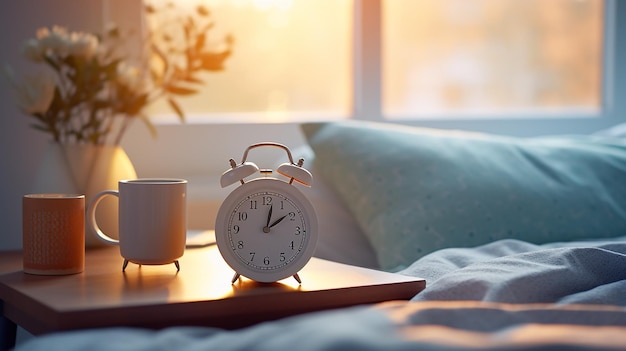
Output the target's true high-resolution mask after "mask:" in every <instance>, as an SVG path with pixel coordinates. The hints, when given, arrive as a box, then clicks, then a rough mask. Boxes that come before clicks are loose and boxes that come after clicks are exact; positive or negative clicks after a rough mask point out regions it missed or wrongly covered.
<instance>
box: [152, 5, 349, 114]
mask: <svg viewBox="0 0 626 351" xmlns="http://www.w3.org/2000/svg"><path fill="white" fill-rule="evenodd" d="M148 2H149V3H151V4H154V5H155V6H165V5H166V4H167V2H168V1H166V0H151V1H148ZM175 4H176V7H175V8H176V9H177V10H179V11H183V12H184V13H193V12H195V11H196V7H197V6H198V5H199V4H202V5H205V6H206V7H207V8H208V9H209V10H210V13H211V17H212V19H213V21H214V24H215V26H214V28H212V29H211V30H210V31H209V33H210V34H212V35H213V36H214V38H213V39H214V40H215V39H216V38H222V37H224V36H225V35H231V36H232V37H233V38H234V45H233V53H232V55H231V56H230V57H229V58H228V59H227V60H226V69H225V70H224V71H223V72H218V73H210V74H207V76H206V81H207V84H206V86H205V87H204V89H203V90H202V92H201V93H200V94H197V95H193V96H191V97H188V98H185V99H182V100H181V103H182V104H183V106H184V110H185V112H186V113H187V114H188V115H189V116H190V119H191V120H194V119H199V120H202V119H203V118H206V116H205V115H207V114H213V115H214V116H213V117H215V115H218V116H219V115H222V116H224V117H220V118H218V119H219V120H221V121H229V122H231V121H237V120H239V121H245V122H250V121H257V120H260V121H262V122H285V121H293V120H302V119H307V118H319V117H320V116H326V118H340V117H347V116H348V115H349V114H350V108H351V79H352V78H351V71H350V65H351V55H352V54H351V41H352V38H351V35H352V32H351V28H352V27H351V25H352V23H351V18H352V12H351V11H352V1H351V0H232V1H224V0H204V1H199V0H187V1H177V2H176V3H175ZM156 18H158V19H160V20H163V18H164V16H159V17H156ZM148 20H151V18H150V16H149V17H148ZM149 25H150V26H151V27H153V28H154V27H157V26H160V25H161V24H160V23H157V22H155V21H149ZM163 111H165V112H169V110H168V108H167V106H166V105H165V104H162V105H155V106H153V108H152V110H151V111H150V112H152V114H155V113H156V114H159V113H161V112H163Z"/></svg>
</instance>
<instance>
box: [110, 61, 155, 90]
mask: <svg viewBox="0 0 626 351" xmlns="http://www.w3.org/2000/svg"><path fill="white" fill-rule="evenodd" d="M117 82H118V83H119V84H121V85H123V86H125V87H126V88H127V89H128V90H130V91H134V92H139V93H143V92H146V91H147V90H148V87H147V85H148V84H147V82H146V79H145V77H144V75H143V74H142V72H141V70H140V69H139V68H137V67H135V66H131V65H128V64H126V63H124V62H122V63H120V64H119V65H117Z"/></svg>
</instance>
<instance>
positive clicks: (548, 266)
mask: <svg viewBox="0 0 626 351" xmlns="http://www.w3.org/2000/svg"><path fill="white" fill-rule="evenodd" d="M399 273H400V274H405V275H411V276H420V277H424V278H426V280H427V287H426V289H425V290H424V291H422V292H421V293H419V294H417V295H416V296H415V297H414V298H413V299H412V300H411V301H410V302H405V301H394V302H386V303H381V304H377V305H374V306H358V307H352V308H345V309H340V310H335V311H326V312H317V313H311V314H305V315H300V316H296V317H291V318H286V319H283V320H279V321H273V322H266V323H262V324H259V325H256V326H253V327H249V328H245V329H241V330H236V331H224V330H219V329H214V328H198V327H174V328H168V329H164V330H159V331H153V330H145V329H131V328H111V329H98V330H88V331H74V332H65V333H58V334H50V335H46V336H42V337H37V338H34V339H32V340H29V341H27V342H26V343H23V344H21V345H19V346H18V348H17V349H18V350H90V351H98V350H192V351H193V350H213V349H216V350H244V349H248V350H249V349H254V350H283V349H289V350H291V349H297V350H419V349H425V350H520V349H528V350H616V349H623V350H626V237H621V238H616V239H613V240H603V241H578V242H570V243H553V244H547V245H533V244H530V243H527V242H523V241H518V240H500V241H496V242H493V243H490V244H487V245H484V246H481V247H477V248H471V249H468V248H463V249H444V250H439V251H436V252H434V253H432V254H430V255H427V256H425V257H423V258H422V259H420V260H418V261H416V262H415V263H413V264H412V265H411V266H409V267H408V268H406V269H405V270H402V271H400V272H399Z"/></svg>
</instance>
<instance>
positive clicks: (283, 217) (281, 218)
mask: <svg viewBox="0 0 626 351" xmlns="http://www.w3.org/2000/svg"><path fill="white" fill-rule="evenodd" d="M285 217H287V215H284V216H282V217H280V218H279V219H277V220H275V221H274V223H272V225H270V228H271V227H273V226H275V225H277V224H278V223H280V222H281V221H282V220H283V219H285Z"/></svg>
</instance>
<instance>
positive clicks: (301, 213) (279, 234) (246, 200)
mask: <svg viewBox="0 0 626 351" xmlns="http://www.w3.org/2000/svg"><path fill="white" fill-rule="evenodd" d="M260 147H277V148H280V149H283V150H284V151H285V152H286V153H287V157H288V159H289V162H288V163H283V164H281V165H280V166H278V168H276V173H278V174H279V175H280V177H273V173H274V171H273V170H272V169H259V167H257V165H256V164H254V163H252V162H248V161H247V158H248V153H249V152H250V150H252V149H255V148H260ZM303 163H304V159H299V161H298V163H294V161H293V157H292V155H291V151H290V150H289V148H288V147H287V146H285V145H282V144H279V143H272V142H265V143H258V144H254V145H251V146H249V147H248V148H247V149H246V150H245V152H244V154H243V158H242V161H241V163H240V164H237V163H236V162H235V161H234V160H233V159H230V169H228V170H227V171H225V172H224V173H223V174H222V176H221V178H220V185H221V187H222V188H225V187H228V186H230V185H232V184H235V183H239V186H238V187H237V188H235V189H234V190H233V191H232V192H231V193H230V194H229V195H228V196H227V197H226V199H224V201H223V202H222V204H221V206H220V208H219V210H218V213H217V218H216V220H215V239H216V243H217V247H218V249H219V252H220V254H221V255H222V257H223V258H224V260H225V261H226V263H227V264H228V265H229V266H230V267H231V268H232V269H233V270H234V271H235V275H234V277H233V279H232V283H233V284H234V283H235V282H236V281H237V279H239V278H240V276H242V275H243V276H244V277H247V278H249V279H252V280H255V281H257V282H265V283H267V282H275V281H278V280H281V279H284V278H287V277H290V276H293V277H294V278H295V279H296V280H297V281H298V283H300V284H301V283H302V281H301V279H300V277H299V276H298V272H299V271H300V270H301V269H302V268H303V267H304V266H305V265H306V264H307V262H308V261H309V260H310V259H311V257H312V256H313V252H314V251H315V246H316V244H317V237H318V233H317V217H316V215H315V210H314V208H313V205H312V204H311V202H310V201H309V200H308V199H307V198H306V197H305V196H304V195H303V194H302V192H301V191H300V190H299V189H298V188H297V187H296V185H303V186H307V187H310V186H311V183H312V181H313V176H312V175H311V173H310V172H309V171H308V170H306V169H305V168H303V167H302V165H303ZM257 173H258V175H259V176H258V177H257V178H254V179H251V180H246V179H245V178H247V177H250V176H252V175H255V174H257Z"/></svg>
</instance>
